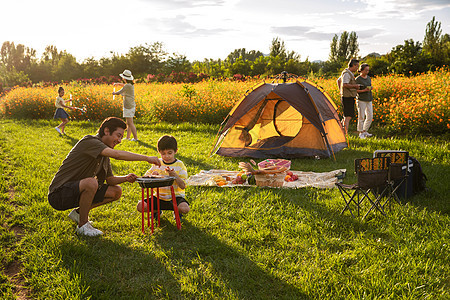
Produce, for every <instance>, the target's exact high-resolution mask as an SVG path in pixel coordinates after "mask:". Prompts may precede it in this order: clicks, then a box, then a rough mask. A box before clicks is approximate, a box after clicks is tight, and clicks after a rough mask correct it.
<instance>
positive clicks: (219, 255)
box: [155, 221, 308, 299]
mask: <svg viewBox="0 0 450 300" xmlns="http://www.w3.org/2000/svg"><path fill="white" fill-rule="evenodd" d="M166 222H167V221H166ZM165 224H166V223H164V225H165ZM165 227H166V228H164V229H163V230H162V231H161V233H158V234H157V235H156V236H155V238H156V240H157V241H158V243H159V244H160V246H161V247H162V248H163V249H164V251H165V252H166V253H168V257H167V259H169V260H170V261H171V264H173V265H174V266H175V268H177V269H183V270H186V269H190V271H189V272H194V273H195V272H201V274H195V275H193V276H198V275H200V276H198V277H200V278H199V279H198V280H199V281H200V282H201V285H200V284H199V285H198V288H199V289H200V291H198V294H203V295H210V297H211V298H222V299H226V298H230V297H231V295H234V297H236V298H237V299H274V298H277V299H308V297H307V295H305V294H304V293H302V292H301V291H300V290H299V289H298V288H296V287H295V286H293V285H291V284H289V283H287V282H285V281H283V280H281V279H279V278H277V277H275V276H274V275H272V274H270V273H269V272H267V271H265V270H263V269H262V268H261V267H259V266H258V265H257V264H256V263H255V262H253V261H252V260H250V259H249V258H248V257H247V256H246V255H244V254H242V253H240V252H239V251H237V250H236V249H234V248H232V247H231V246H229V245H227V244H225V243H224V242H222V241H220V240H219V239H218V238H217V237H215V236H212V235H211V234H209V233H208V232H205V231H203V230H201V229H199V228H197V227H194V226H192V225H191V224H190V223H189V222H188V221H184V222H183V224H182V229H181V230H182V231H185V232H182V233H180V232H177V230H176V228H175V225H174V224H173V223H172V222H171V223H170V225H165ZM205 269H206V270H205ZM185 272H186V271H185ZM218 279H220V282H217V280H218ZM207 298H208V297H207Z"/></svg>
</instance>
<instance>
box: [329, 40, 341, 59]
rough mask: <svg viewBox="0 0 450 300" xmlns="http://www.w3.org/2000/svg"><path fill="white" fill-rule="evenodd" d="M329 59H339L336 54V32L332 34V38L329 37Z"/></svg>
mask: <svg viewBox="0 0 450 300" xmlns="http://www.w3.org/2000/svg"><path fill="white" fill-rule="evenodd" d="M329 60H330V61H337V60H339V55H338V35H337V34H335V35H334V36H333V38H332V39H331V43H330V56H329Z"/></svg>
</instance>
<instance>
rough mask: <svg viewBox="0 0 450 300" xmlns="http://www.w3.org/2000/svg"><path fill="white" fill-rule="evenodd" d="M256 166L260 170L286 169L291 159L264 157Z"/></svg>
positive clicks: (289, 165)
mask: <svg viewBox="0 0 450 300" xmlns="http://www.w3.org/2000/svg"><path fill="white" fill-rule="evenodd" d="M258 168H259V169H260V170H277V169H281V168H285V170H286V171H287V170H289V169H290V168H291V161H290V160H287V159H265V160H263V161H262V162H260V163H258Z"/></svg>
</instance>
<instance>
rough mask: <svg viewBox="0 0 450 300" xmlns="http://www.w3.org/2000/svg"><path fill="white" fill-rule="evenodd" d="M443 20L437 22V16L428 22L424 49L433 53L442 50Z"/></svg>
mask: <svg viewBox="0 0 450 300" xmlns="http://www.w3.org/2000/svg"><path fill="white" fill-rule="evenodd" d="M441 33H442V29H441V22H437V21H436V19H435V17H433V19H431V21H430V22H428V24H427V28H426V30H425V37H424V39H423V50H424V51H425V52H430V53H431V54H432V55H435V54H436V53H439V52H441V51H440V50H441V49H440V48H441V39H440V38H441Z"/></svg>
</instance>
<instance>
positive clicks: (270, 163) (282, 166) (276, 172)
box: [239, 159, 291, 187]
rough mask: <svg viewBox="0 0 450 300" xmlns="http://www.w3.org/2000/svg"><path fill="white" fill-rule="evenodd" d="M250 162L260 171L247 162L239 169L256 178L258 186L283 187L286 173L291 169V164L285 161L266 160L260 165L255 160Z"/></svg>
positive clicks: (242, 163)
mask: <svg viewBox="0 0 450 300" xmlns="http://www.w3.org/2000/svg"><path fill="white" fill-rule="evenodd" d="M250 162H251V163H252V164H253V165H254V166H257V167H258V169H253V167H252V165H251V164H250V163H247V162H240V163H239V167H240V168H241V169H242V170H243V171H245V172H247V173H249V174H251V175H253V176H254V178H255V183H256V185H257V186H269V187H282V186H283V183H284V178H285V176H286V171H288V170H289V168H290V167H291V162H290V161H289V160H285V159H266V160H264V161H262V162H260V163H259V164H258V165H257V164H256V163H255V162H254V161H253V160H250Z"/></svg>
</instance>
